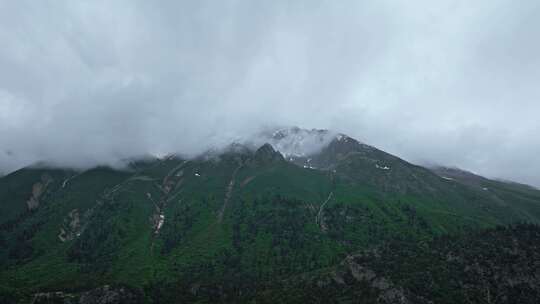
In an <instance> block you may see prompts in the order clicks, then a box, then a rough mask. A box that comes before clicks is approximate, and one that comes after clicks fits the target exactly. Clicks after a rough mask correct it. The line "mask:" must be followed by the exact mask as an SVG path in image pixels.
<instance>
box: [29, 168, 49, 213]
mask: <svg viewBox="0 0 540 304" xmlns="http://www.w3.org/2000/svg"><path fill="white" fill-rule="evenodd" d="M52 181H53V180H52V178H51V177H50V176H49V175H48V174H43V175H42V176H41V181H39V182H37V183H35V184H34V185H33V186H32V195H31V196H30V198H29V199H28V200H27V201H26V207H27V208H28V210H34V209H36V208H38V207H39V198H40V197H41V195H42V194H43V193H45V190H47V186H48V185H49V184H50V183H51V182H52Z"/></svg>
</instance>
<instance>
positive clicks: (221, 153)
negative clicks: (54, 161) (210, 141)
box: [0, 128, 540, 303]
mask: <svg viewBox="0 0 540 304" xmlns="http://www.w3.org/2000/svg"><path fill="white" fill-rule="evenodd" d="M460 172H461V173H460ZM539 222H540V191H539V190H537V189H534V188H532V187H528V186H523V185H518V184H513V183H507V182H501V181H493V180H489V179H485V178H482V177H479V176H475V175H472V174H469V173H466V172H465V171H460V170H457V169H448V168H424V167H421V166H417V165H413V164H411V163H408V162H406V161H404V160H402V159H400V158H398V157H396V156H393V155H390V154H388V153H386V152H384V151H381V150H379V149H377V148H375V147H372V146H369V145H367V144H364V143H361V142H359V141H357V140H355V139H353V138H351V137H348V136H346V135H344V134H337V133H334V132H331V131H327V130H304V129H300V128H285V129H278V130H270V131H266V132H263V133H261V134H260V135H259V136H257V138H256V139H251V140H249V141H246V142H243V143H232V144H231V145H229V146H228V147H226V148H224V149H220V150H213V151H209V152H207V153H204V154H202V155H200V156H198V157H195V158H191V159H187V158H183V157H180V156H176V155H171V156H168V157H165V158H161V159H158V158H147V159H144V160H133V161H131V162H130V163H129V165H128V166H127V168H125V169H123V170H118V169H111V168H107V167H98V168H93V169H89V170H85V171H77V170H70V169H48V168H43V167H40V168H35V167H34V168H32V167H29V168H25V169H22V170H19V171H16V172H13V173H10V174H8V175H6V176H4V177H2V178H0V245H1V246H0V265H1V268H0V269H2V271H0V301H1V299H5V301H8V302H9V301H10V302H13V301H20V302H21V303H25V301H30V300H32V299H33V297H34V298H35V299H34V300H36V301H38V302H39V301H43V299H48V298H51V297H53V298H54V297H57V298H58V299H57V300H58V301H64V300H65V299H66V297H74V298H77V299H83V298H84V299H95V297H100V296H104V297H113V298H114V297H116V298H118V297H119V298H122V297H127V298H130V299H131V298H132V299H133V301H136V300H135V299H139V300H140V301H142V302H149V303H160V302H163V303H168V302H171V301H173V299H174V301H177V302H216V301H221V302H238V301H242V302H244V301H255V300H257V301H258V302H261V301H263V300H264V298H266V299H278V298H276V296H278V295H280V294H287V293H288V292H289V291H294V290H297V289H302V288H306V290H308V288H311V287H312V286H318V285H317V284H318V283H317V282H318V280H319V281H321V282H323V283H324V282H326V281H328V279H327V277H325V274H327V273H335V272H336V271H338V269H339V267H342V266H340V265H343V263H345V262H346V261H348V259H349V260H350V259H351V256H352V257H355V256H357V255H358V254H365V252H373V250H375V252H377V250H383V249H384V248H393V247H392V246H396V245H392V244H406V246H405V247H403V248H411V249H410V252H412V253H411V255H410V256H403V257H402V255H401V254H399V256H397V255H396V254H398V251H396V252H395V253H392V252H391V251H384V252H385V253H384V255H383V256H382V257H381V258H382V259H384V261H393V263H399V261H406V263H413V262H414V261H415V259H416V258H415V257H416V254H418V255H421V254H428V256H427V257H426V259H428V258H429V259H432V258H433V259H435V257H432V256H431V255H429V254H431V253H429V252H428V253H425V252H423V251H419V250H421V249H425V248H428V249H433V248H435V249H436V248H439V247H440V246H442V245H441V243H440V242H441V241H440V240H441V239H444V238H447V237H450V238H452V240H453V242H456V244H457V243H459V244H464V243H463V242H466V241H463V240H467V239H466V235H467V234H468V233H471V232H475V233H481V232H482V231H491V230H489V229H494V228H495V227H498V226H500V225H505V226H508V225H511V224H516V223H530V224H531V225H532V227H536V226H534V225H535V224H538V223H539ZM486 229H487V230H486ZM530 229H536V228H530ZM495 231H497V230H495ZM509 231H514V230H509ZM513 233H516V234H517V232H513ZM479 238H480V237H479ZM493 239H497V237H494V238H493ZM505 244H506V243H504V244H502V243H501V244H492V245H493V246H498V245H501V246H505ZM438 246H439V247H438ZM381 248H383V249H381ZM494 248H496V247H494ZM501 248H503V247H501ZM504 248H506V247H504ZM404 250H405V249H404ZM407 250H409V249H407ZM437 250H439V249H437ZM445 250H447V249H445ZM467 250H472V251H471V254H473V253H475V252H477V251H478V250H479V249H478V250H477V249H474V248H472V249H467ZM493 250H494V251H496V250H495V249H493ZM417 251H418V253H416V252H417ZM527 252H528V251H527ZM434 254H435V253H433V255H434ZM464 254H467V251H465V253H464ZM422 257H424V256H423V255H422ZM534 258H535V259H536V257H534ZM344 261H345V262H344ZM468 261H469V260H467V265H468V263H469V262H468ZM497 261H498V260H497ZM534 261H536V260H531V263H532V262H534ZM373 263H375V262H373ZM385 263H386V262H385ZM437 263H439V264H436V265H438V266H437V267H442V266H441V265H445V264H444V261H440V260H437ZM471 263H472V262H471ZM509 263H510V262H509ZM512 265H513V264H512ZM503 266H508V265H503ZM370 267H371V265H370ZM396 267H397V266H396ZM418 267H419V269H421V267H422V266H418ZM508 267H511V265H510V266H508ZM516 267H517V266H516ZM503 268H504V267H503ZM381 269H382V268H381ZM431 269H436V268H425V271H431ZM377 271H380V270H377ZM395 271H396V273H395V274H389V273H384V278H387V276H392V282H394V283H395V284H398V283H399V284H398V285H396V286H400V287H399V288H401V289H400V290H403V292H405V291H407V292H410V290H409V289H410V288H412V287H410V286H409V285H407V284H409V283H407V282H408V281H407V279H403V280H402V281H400V280H397V279H395V277H394V275H404V276H405V278H406V275H408V271H409V269H407V268H400V267H397V268H395ZM405 272H407V273H405ZM410 275H416V274H414V273H411V274H410ZM458 275H461V273H460V272H459V271H456V272H452V273H448V278H449V279H455V278H454V276H458ZM493 275H497V274H496V273H495V274H493ZM433 280H434V281H433V282H434V283H433V284H442V283H440V281H437V280H435V279H433ZM338 281H339V279H338ZM283 282H288V283H286V284H287V286H290V287H291V288H289V289H284V288H283V287H282V286H281V285H282V284H283ZM314 282H315V283H314ZM353 283H354V282H353ZM312 284H315V285H312ZM332 284H334V283H332ZM347 284H348V283H347ZM347 284H345V285H339V286H341V287H343V288H344V289H343V290H344V292H345V290H348V289H347V288H348V287H347V286H348V285H347ZM357 284H360V285H362V286H364V285H365V282H359V283H358V282H356V283H354V284H353V285H351V286H353V287H354V286H357ZM430 284H431V283H430ZM321 286H322V287H321V288H322V289H321V290H324V288H326V287H325V286H331V285H324V284H323V285H321ZM336 286H337V285H336ZM339 286H338V287H339ZM457 286H458V285H452V286H449V287H445V288H449V290H450V289H451V288H458V287H457ZM505 286H506V285H505ZM323 287H324V288H323ZM341 287H340V288H341ZM353 287H351V288H353ZM364 287H365V286H364ZM368 287H369V286H367V287H366V289H362V288H359V289H358V292H361V291H362V290H363V291H362V292H365V294H366V299H368V298H369V297H370V296H368V295H370V294H372V295H375V294H378V292H380V290H379V289H377V288H375V289H373V288H371V287H369V288H368ZM495 287H496V285H490V287H489V288H495ZM533 287H534V288H533V289H534V290H535V291H536V290H539V289H538V288H537V287H538V285H534V286H533ZM332 288H334V287H332ZM336 288H337V287H336ZM354 288H357V287H354ZM482 288H483V287H482ZM377 290H379V291H377ZM489 290H491V289H489ZM51 292H58V293H51ZM293 294H297V295H302V293H295V292H293ZM332 294H333V293H330V294H329V295H332ZM113 295H114V296H113ZM304 295H305V296H306V299H307V296H308V295H306V294H304ZM351 295H354V296H358V294H356V293H353V294H350V293H349V294H347V293H344V294H343V296H346V298H344V299H343V302H346V301H347V297H351ZM321 296H322V295H321ZM413 296H414V297H420V296H422V297H426V296H425V295H424V294H422V293H418V292H416V293H414V295H413ZM414 297H410V296H407V297H405V298H407V299H413V298H414ZM376 298H377V297H375V298H373V299H375V300H373V299H372V300H373V301H376ZM405 298H404V299H405ZM428 298H429V297H426V299H428ZM348 299H354V297H352V298H348ZM415 299H416V298H415ZM434 299H438V298H434ZM293 300H294V301H300V302H301V299H298V298H297V299H296V300H295V299H294V298H290V299H289V298H287V299H286V301H287V302H289V301H293ZM334 300H335V301H336V302H340V301H341V300H339V301H338V299H337V298H336V299H334ZM334 300H332V301H334ZM80 301H83V300H80ZM85 301H86V300H85ZM130 301H131V300H130ZM137 301H138V300H137ZM366 301H367V300H366ZM263 302H264V301H263ZM81 303H82V302H81ZM112 303H114V302H112Z"/></svg>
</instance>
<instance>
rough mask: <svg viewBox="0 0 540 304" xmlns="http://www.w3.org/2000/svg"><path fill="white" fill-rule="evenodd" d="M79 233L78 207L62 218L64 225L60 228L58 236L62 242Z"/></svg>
mask: <svg viewBox="0 0 540 304" xmlns="http://www.w3.org/2000/svg"><path fill="white" fill-rule="evenodd" d="M79 235H81V217H80V214H79V210H78V209H73V210H71V212H70V213H69V214H68V216H67V217H66V218H65V219H64V225H63V227H62V228H60V234H58V238H59V239H60V240H61V241H62V242H66V241H71V240H73V239H75V238H76V237H78V236H79Z"/></svg>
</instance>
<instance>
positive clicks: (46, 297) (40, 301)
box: [31, 285, 143, 304]
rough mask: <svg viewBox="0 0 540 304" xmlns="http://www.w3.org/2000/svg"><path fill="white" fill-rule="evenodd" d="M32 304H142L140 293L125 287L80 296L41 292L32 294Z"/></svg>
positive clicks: (107, 288) (100, 288)
mask: <svg viewBox="0 0 540 304" xmlns="http://www.w3.org/2000/svg"><path fill="white" fill-rule="evenodd" d="M31 303H32V304H50V303H58V304H124V303H126V304H132V303H133V304H139V303H143V297H142V295H141V293H140V292H138V291H136V290H132V289H130V288H126V287H111V286H109V285H105V286H102V287H98V288H96V289H92V290H90V291H86V292H83V293H80V294H78V293H77V294H75V293H65V292H61V291H57V292H41V293H37V294H34V297H33V299H32V302H31Z"/></svg>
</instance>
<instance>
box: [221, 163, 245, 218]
mask: <svg viewBox="0 0 540 304" xmlns="http://www.w3.org/2000/svg"><path fill="white" fill-rule="evenodd" d="M242 166H243V165H240V166H238V167H237V168H236V169H235V170H234V172H233V174H232V176H231V181H230V182H229V185H228V186H227V192H226V193H225V199H224V200H223V206H222V207H221V210H220V211H219V213H218V223H221V222H222V221H223V215H224V214H225V210H226V209H227V205H228V203H229V200H230V199H231V196H232V192H233V190H234V184H235V181H236V173H238V171H239V170H240V168H242Z"/></svg>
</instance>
